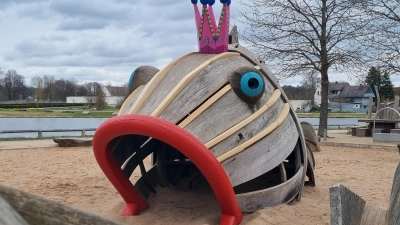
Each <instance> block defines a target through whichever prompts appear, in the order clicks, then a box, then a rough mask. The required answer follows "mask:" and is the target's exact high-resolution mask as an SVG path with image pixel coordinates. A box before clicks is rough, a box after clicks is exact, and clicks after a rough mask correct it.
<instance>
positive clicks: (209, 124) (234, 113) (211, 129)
mask: <svg viewBox="0 0 400 225" xmlns="http://www.w3.org/2000/svg"><path fill="white" fill-rule="evenodd" d="M264 81H265V85H266V88H265V89H266V91H265V92H264V94H263V96H262V97H261V99H260V100H259V101H258V102H257V103H256V104H254V105H252V106H250V105H249V104H247V103H245V102H244V101H242V100H240V99H239V97H238V96H237V95H236V94H235V92H234V91H233V90H230V91H228V92H227V93H226V94H225V95H224V96H222V97H221V98H220V99H218V100H217V101H216V102H215V103H214V104H212V105H211V106H210V107H208V109H207V110H206V111H204V112H203V113H202V114H200V115H199V116H198V117H196V118H195V119H194V120H193V121H192V122H191V123H189V124H188V125H187V126H186V127H185V130H187V131H189V132H190V133H191V134H193V135H194V136H195V137H196V138H197V139H199V140H200V141H201V142H203V143H207V142H208V141H210V140H211V139H213V138H215V137H216V136H217V135H219V134H221V133H223V132H225V131H226V130H228V129H229V128H231V127H232V126H234V125H236V124H237V123H239V122H241V121H242V120H244V119H246V118H247V117H249V116H251V115H252V114H253V113H254V112H255V111H257V110H258V109H260V108H261V107H262V106H263V105H264V104H265V103H266V102H267V101H268V100H269V98H270V97H271V95H272V92H273V90H274V89H272V87H271V84H269V83H268V82H266V81H267V80H266V79H264ZM216 124H218V125H216Z"/></svg>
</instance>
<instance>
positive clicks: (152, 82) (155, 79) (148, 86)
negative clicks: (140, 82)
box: [129, 52, 196, 114]
mask: <svg viewBox="0 0 400 225" xmlns="http://www.w3.org/2000/svg"><path fill="white" fill-rule="evenodd" d="M195 54H196V53H195V52H191V53H188V54H186V55H183V56H181V57H179V58H178V59H176V60H175V61H173V62H171V63H170V64H168V65H167V66H166V67H164V68H163V69H162V70H160V72H158V73H157V74H156V75H154V77H153V78H152V79H151V80H150V81H149V83H147V84H146V86H145V88H144V89H143V91H142V92H141V93H140V96H139V98H138V100H137V101H135V103H134V104H133V106H132V108H131V109H130V111H129V113H130V114H135V113H136V112H137V111H138V110H139V108H140V107H141V106H142V105H143V103H144V102H146V101H147V98H148V97H149V95H150V94H151V93H152V92H153V89H154V88H155V87H156V86H157V85H158V83H159V82H160V81H161V80H162V79H163V78H164V76H165V75H166V74H167V73H168V72H169V71H170V70H171V69H172V68H173V67H174V66H175V65H177V64H178V63H179V62H181V61H182V60H184V59H185V58H187V57H190V56H192V55H195Z"/></svg>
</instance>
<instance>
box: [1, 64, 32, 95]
mask: <svg viewBox="0 0 400 225" xmlns="http://www.w3.org/2000/svg"><path fill="white" fill-rule="evenodd" d="M1 83H2V85H3V87H4V89H5V91H6V93H7V97H8V100H17V99H20V98H22V92H23V91H24V89H26V86H25V77H24V76H22V75H20V74H18V73H17V72H16V71H15V70H8V71H7V73H6V74H5V75H4V77H3V78H2V79H1Z"/></svg>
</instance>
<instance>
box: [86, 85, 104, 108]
mask: <svg viewBox="0 0 400 225" xmlns="http://www.w3.org/2000/svg"><path fill="white" fill-rule="evenodd" d="M84 86H85V88H86V93H87V94H86V102H87V103H88V106H89V108H91V107H92V106H95V107H96V109H104V108H105V106H106V99H105V96H106V95H105V93H104V91H103V87H104V86H103V85H102V84H100V83H97V82H89V83H85V84H84Z"/></svg>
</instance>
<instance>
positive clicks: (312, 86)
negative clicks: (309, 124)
mask: <svg viewBox="0 0 400 225" xmlns="http://www.w3.org/2000/svg"><path fill="white" fill-rule="evenodd" d="M302 76H303V81H302V82H301V86H303V87H304V88H305V89H306V90H307V100H311V107H310V108H312V107H314V105H315V103H314V94H315V92H316V91H317V87H318V84H320V83H321V78H320V77H319V76H318V73H317V72H316V71H315V70H313V71H311V72H310V73H307V74H303V75H302Z"/></svg>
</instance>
